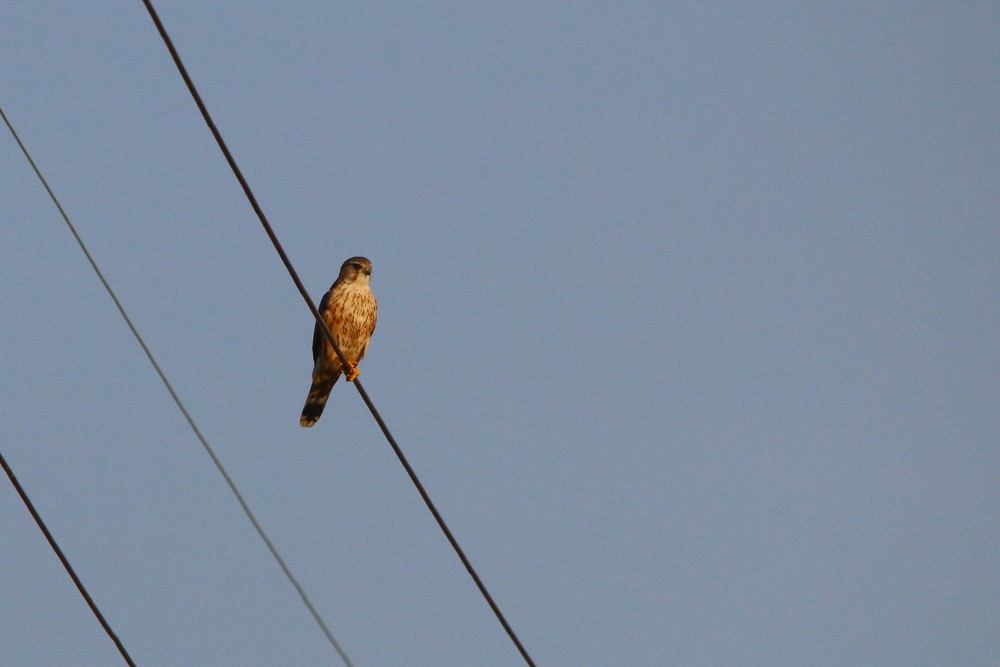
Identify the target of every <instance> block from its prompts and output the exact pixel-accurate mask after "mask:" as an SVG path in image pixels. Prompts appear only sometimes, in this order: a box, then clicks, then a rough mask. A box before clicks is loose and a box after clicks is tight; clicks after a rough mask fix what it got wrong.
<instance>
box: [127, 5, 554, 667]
mask: <svg viewBox="0 0 1000 667" xmlns="http://www.w3.org/2000/svg"><path fill="white" fill-rule="evenodd" d="M142 2H143V4H144V5H145V6H146V10H147V11H148V12H149V16H150V18H151V19H152V20H153V23H155V24H156V29H157V31H159V33H160V37H161V38H162V39H163V43H164V44H165V45H166V47H167V50H168V51H169V52H170V57H171V58H172V59H173V61H174V65H176V66H177V71H178V72H179V73H180V75H181V78H183V79H184V83H185V84H186V85H187V88H188V91H189V92H190V93H191V97H192V98H193V99H194V102H195V104H197V105H198V110H199V111H201V115H202V117H203V118H204V119H205V124H206V125H208V129H209V130H211V132H212V136H213V137H215V141H216V143H217V144H218V145H219V149H220V150H221V151H222V154H223V155H224V156H225V158H226V162H228V163H229V167H230V169H232V171H233V175H234V176H236V180H237V181H239V184H240V186H241V187H242V188H243V192H244V194H245V195H246V197H247V200H248V201H249V202H250V206H251V207H252V208H253V210H254V213H256V214H257V218H258V219H259V220H260V224H261V225H262V226H263V227H264V231H265V232H267V236H268V238H270V239H271V244H272V245H274V249H275V250H276V251H277V252H278V255H279V256H280V257H281V261H282V262H283V263H284V265H285V269H287V270H288V274H289V275H290V276H291V278H292V281H293V282H294V283H295V286H296V287H297V288H298V290H299V293H300V294H301V295H302V298H303V299H304V300H305V302H306V305H307V306H309V311H310V312H311V313H312V314H313V317H314V318H316V322H317V323H318V324H319V327H320V330H321V331H322V332H323V335H324V336H326V339H327V341H329V343H330V345H331V346H332V347H333V349H334V351H335V352H336V353H337V357H338V358H339V359H340V362H341V363H342V364H343V365H344V367H345V368H347V367H348V366H349V364H348V361H347V357H345V356H344V353H343V351H342V350H341V349H340V346H339V345H338V344H337V341H336V340H335V339H334V337H333V334H332V333H330V329H329V328H328V327H327V326H326V322H324V321H323V318H322V317H321V316H320V314H319V311H318V310H317V309H316V304H314V303H313V300H312V299H311V298H310V297H309V292H308V291H307V290H306V288H305V286H304V285H303V284H302V281H301V280H300V279H299V275H298V273H297V272H296V271H295V267H294V266H292V262H291V261H290V260H289V259H288V255H287V254H285V250H284V248H282V246H281V243H280V242H279V241H278V237H277V235H276V234H275V233H274V230H273V229H272V228H271V223H269V222H268V220H267V216H266V215H264V211H263V209H262V208H261V207H260V204H258V203H257V198H256V197H255V196H254V194H253V191H252V190H251V189H250V184H249V183H248V182H247V180H246V178H244V177H243V172H242V171H241V170H240V168H239V166H238V165H237V164H236V160H235V159H234V158H233V155H232V153H230V152H229V147H228V146H227V145H226V142H225V141H224V140H223V138H222V134H221V133H220V132H219V129H218V128H217V127H216V126H215V122H214V121H213V120H212V116H211V115H210V114H209V113H208V107H206V106H205V102H204V101H202V99H201V95H200V94H199V93H198V89H197V88H196V87H195V85H194V81H193V80H192V79H191V77H190V75H188V72H187V68H186V67H185V66H184V63H183V61H181V57H180V54H179V53H178V52H177V49H176V48H174V43H173V40H171V39H170V35H168V34H167V29H166V28H165V27H164V26H163V23H162V22H161V21H160V17H159V16H158V15H157V13H156V9H154V8H153V3H152V2H151V0H142ZM354 386H355V387H356V388H357V390H358V393H359V394H360V395H361V399H362V400H363V401H364V402H365V405H367V406H368V409H369V410H370V411H371V413H372V417H374V418H375V421H376V422H377V423H378V426H379V428H380V429H381V430H382V434H383V435H384V436H385V439H386V440H387V441H388V442H389V445H390V446H391V447H392V451H393V452H394V453H395V454H396V458H398V459H399V462H400V463H401V464H402V465H403V468H404V469H405V470H406V474H407V475H409V477H410V480H411V481H412V482H413V485H414V486H415V487H416V488H417V491H418V492H419V493H420V497H421V498H422V499H423V501H424V504H425V505H427V509H429V510H430V512H431V514H432V515H434V519H435V521H437V523H438V526H440V528H441V531H442V532H443V533H444V535H445V537H446V538H448V542H449V543H450V544H451V547H452V549H454V550H455V553H456V554H457V555H458V558H459V559H460V560H461V561H462V564H463V565H464V566H465V569H466V571H468V573H469V576H471V577H472V580H473V581H474V582H475V583H476V586H477V587H478V588H479V592H480V593H481V594H482V596H483V598H484V599H485V600H486V602H487V604H488V605H489V606H490V609H492V610H493V613H494V615H496V617H497V620H498V621H500V625H502V626H503V629H504V630H505V631H506V632H507V634H508V635H509V636H510V639H511V641H513V642H514V645H515V646H516V647H517V650H518V651H519V652H520V654H521V657H522V658H524V661H525V662H526V663H527V664H528V665H531V666H532V667H534V664H535V663H534V662H533V661H532V659H531V656H530V655H528V651H527V649H525V648H524V645H523V644H522V643H521V640H520V639H519V638H518V636H517V633H515V632H514V629H513V628H512V627H511V626H510V624H509V623H508V622H507V619H506V618H505V617H504V615H503V612H501V611H500V607H498V606H497V604H496V602H495V601H494V600H493V596H492V595H490V592H489V591H488V590H487V589H486V585H485V584H484V583H483V581H482V579H480V578H479V575H478V574H477V573H476V570H475V568H474V567H472V563H471V562H470V561H469V559H468V557H466V555H465V552H464V551H463V550H462V547H461V546H459V544H458V540H456V539H455V536H454V535H452V532H451V530H449V528H448V525H447V524H446V523H445V521H444V518H443V517H442V516H441V514H440V513H439V512H438V510H437V508H436V507H435V506H434V503H433V502H432V501H431V497H430V496H429V495H428V493H427V491H426V490H425V489H424V485H423V484H421V482H420V479H419V478H418V477H417V473H416V472H415V471H414V470H413V468H412V467H411V466H410V463H409V461H407V459H406V456H405V455H404V454H403V450H402V449H400V447H399V445H398V444H397V443H396V439H395V438H393V437H392V433H390V432H389V427H388V426H386V424H385V421H383V419H382V417H381V415H379V413H378V410H377V409H376V408H375V404H374V403H372V400H371V399H370V398H369V397H368V392H366V391H365V389H364V387H362V386H361V383H360V382H358V381H357V380H354Z"/></svg>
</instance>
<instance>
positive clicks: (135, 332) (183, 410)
mask: <svg viewBox="0 0 1000 667" xmlns="http://www.w3.org/2000/svg"><path fill="white" fill-rule="evenodd" d="M0 115H2V116H3V120H4V122H5V123H6V124H7V128H8V129H9V130H10V133H11V135H13V137H14V140H15V141H16V142H17V145H18V146H20V148H21V152H22V153H24V157H25V158H27V160H28V163H29V164H30V165H31V168H32V169H33V170H34V171H35V175H36V176H38V180H39V181H41V182H42V185H43V186H45V190H46V192H48V193H49V197H50V198H51V199H52V203H53V204H55V205H56V208H57V209H59V214H60V215H61V216H62V219H63V220H64V221H65V222H66V226H67V227H69V231H70V232H72V233H73V237H74V238H75V239H76V242H77V244H78V245H79V246H80V250H82V251H83V254H84V255H85V256H86V258H87V261H88V262H90V266H91V268H93V269H94V273H96V274H97V277H98V278H99V279H100V281H101V284H102V285H104V289H105V291H107V293H108V296H110V297H111V300H112V301H114V303H115V307H116V308H118V312H119V313H120V314H121V316H122V319H123V320H125V324H127V325H128V328H129V329H130V330H131V331H132V335H133V336H134V337H135V339H136V341H138V343H139V346H140V347H141V348H142V351H143V352H145V353H146V358H147V359H149V363H150V364H152V365H153V368H154V369H155V370H156V374H157V375H159V376H160V380H161V381H162V382H163V386H164V387H166V388H167V391H168V392H170V397H171V398H173V399H174V403H175V404H177V409H179V410H180V411H181V414H182V415H184V419H186V420H187V423H188V425H189V426H190V427H191V430H192V431H194V434H195V436H196V437H197V438H198V441H199V442H201V446H202V447H203V448H204V449H205V451H206V452H207V453H208V456H209V457H210V458H211V459H212V463H214V464H215V467H216V468H217V469H218V471H219V473H220V474H221V475H222V478H223V479H224V480H226V484H228V485H229V489H230V490H231V491H232V492H233V495H234V496H236V500H237V501H239V503H240V507H242V508H243V512H244V514H246V515H247V518H248V519H250V523H252V524H253V527H254V529H255V530H256V531H257V534H258V535H260V538H261V539H262V540H264V544H266V545H267V548H268V550H269V551H270V552H271V555H272V556H274V560H276V561H277V562H278V565H279V566H280V567H281V570H282V572H284V573H285V577H286V578H287V579H288V581H289V582H291V584H292V586H294V587H295V590H296V592H298V594H299V597H300V598H302V602H303V603H304V604H305V605H306V608H308V609H309V613H310V614H312V617H313V618H314V619H315V620H316V623H318V624H319V627H320V628H321V629H322V630H323V634H325V635H326V638H327V639H328V640H329V642H330V644H331V645H332V646H333V648H334V649H335V650H336V651H337V653H339V654H340V657H341V659H343V661H344V664H345V665H347V667H354V663H352V662H351V659H350V658H349V657H348V655H347V653H346V652H345V651H344V649H343V648H342V647H341V646H340V643H339V642H338V641H337V639H336V638H335V637H334V636H333V633H332V632H331V631H330V628H329V627H327V625H326V622H325V621H324V620H323V617H322V616H320V614H319V611H317V610H316V607H315V606H313V603H312V602H311V601H310V600H309V596H308V595H306V591H305V589H304V588H302V585H301V584H300V583H299V581H298V579H296V578H295V575H294V574H292V571H291V570H290V569H289V567H288V565H287V564H286V563H285V559H284V558H282V557H281V554H280V553H278V549H277V548H276V547H275V546H274V543H273V542H271V539H270V538H269V537H268V536H267V533H265V532H264V528H263V527H262V526H261V525H260V523H259V522H258V521H257V517H256V516H254V513H253V512H252V511H251V510H250V506H249V505H248V504H247V501H246V500H244V498H243V494H242V493H240V490H239V489H238V488H237V487H236V483H235V482H234V481H233V479H232V477H230V476H229V473H228V472H226V468H225V466H223V465H222V461H220V460H219V457H218V456H216V454H215V450H213V449H212V446H211V445H209V444H208V441H207V440H206V439H205V436H204V435H202V432H201V429H199V428H198V425H197V424H196V423H195V421H194V418H193V417H191V413H189V412H188V411H187V408H185V407H184V403H183V402H181V399H180V396H178V395H177V392H176V391H174V387H173V385H172V384H170V380H168V379H167V376H166V374H165V373H164V372H163V369H162V368H160V364H159V363H157V361H156V358H155V357H154V356H153V353H152V352H151V351H150V349H149V346H147V345H146V341H145V340H143V338H142V336H141V335H140V334H139V330H138V329H136V328H135V325H134V324H132V319H131V318H130V317H129V316H128V313H126V312H125V307H124V306H122V303H121V301H119V300H118V297H117V295H115V291H114V290H113V289H111V285H110V284H109V283H108V281H107V280H106V279H105V277H104V273H103V272H101V269H100V267H98V266H97V262H96V261H94V258H93V257H92V256H91V254H90V251H89V250H87V246H86V244H85V243H84V242H83V239H82V238H80V234H79V233H78V232H77V231H76V227H75V226H74V225H73V223H72V222H71V221H70V219H69V216H68V215H67V214H66V211H65V210H64V209H63V207H62V204H60V203H59V199H58V198H57V197H56V195H55V193H54V192H53V191H52V188H50V187H49V183H48V181H46V180H45V177H44V176H43V175H42V172H41V171H40V170H39V169H38V166H37V165H36V164H35V161H34V160H33V159H32V157H31V154H30V153H29V152H28V149H27V147H26V146H25V145H24V143H23V142H22V141H21V138H20V137H19V136H18V134H17V132H16V131H15V130H14V126H13V125H11V123H10V120H8V119H7V114H5V113H4V111H3V108H2V107H0Z"/></svg>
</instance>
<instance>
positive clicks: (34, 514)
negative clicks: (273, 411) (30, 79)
mask: <svg viewBox="0 0 1000 667" xmlns="http://www.w3.org/2000/svg"><path fill="white" fill-rule="evenodd" d="M0 113H3V111H2V110H0ZM4 120H6V116H5V117H4ZM0 467H2V468H3V471H4V472H5V473H7V477H9V478H10V483H11V484H13V485H14V490H15V491H17V495H19V496H21V500H22V501H23V502H24V506H25V507H27V508H28V512H30V513H31V518H33V519H34V520H35V523H36V524H38V528H39V530H41V531H42V535H44V536H45V539H46V540H48V541H49V546H50V547H52V551H54V552H55V553H56V556H58V557H59V561H60V562H61V563H62V564H63V567H64V568H66V572H67V573H68V574H69V578H70V579H72V580H73V583H74V584H76V588H77V590H78V591H80V595H82V596H83V599H84V600H85V601H86V603H87V606H88V607H90V611H92V612H94V616H96V617H97V621H98V622H99V623H100V624H101V627H102V628H104V631H105V632H106V633H108V637H110V638H111V641H113V642H114V643H115V646H116V647H117V648H118V652H119V653H121V654H122V658H123V659H124V660H125V662H126V664H128V665H130V666H131V667H135V662H133V661H132V656H130V655H129V654H128V651H126V650H125V645H124V644H122V642H121V640H120V639H118V635H116V634H115V631H114V630H112V629H111V626H110V625H108V621H107V619H106V618H104V614H102V613H101V610H100V609H98V608H97V603H96V602H94V599H93V598H92V597H90V593H88V592H87V588H86V587H85V586H84V585H83V582H82V581H80V577H78V576H76V571H74V570H73V566H72V565H70V564H69V560H68V559H67V558H66V554H64V553H63V550H62V549H60V548H59V544H58V543H56V539H55V538H54V537H52V533H50V532H49V529H48V528H47V527H46V526H45V522H44V521H42V517H41V516H40V515H39V514H38V511H37V510H35V506H34V504H33V503H32V502H31V499H30V498H28V494H27V493H25V491H24V488H22V487H21V483H20V482H18V481H17V477H16V476H15V475H14V471H13V470H11V467H10V466H9V465H7V459H5V458H4V457H3V454H2V453H0Z"/></svg>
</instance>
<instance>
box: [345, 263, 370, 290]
mask: <svg viewBox="0 0 1000 667" xmlns="http://www.w3.org/2000/svg"><path fill="white" fill-rule="evenodd" d="M371 278H372V263H371V260H370V259H368V258H367V257H351V258H350V259H349V260H347V261H346V262H344V263H343V264H342V265H341V266H340V280H342V281H344V282H345V283H359V284H361V285H367V284H368V283H369V281H370V280H371Z"/></svg>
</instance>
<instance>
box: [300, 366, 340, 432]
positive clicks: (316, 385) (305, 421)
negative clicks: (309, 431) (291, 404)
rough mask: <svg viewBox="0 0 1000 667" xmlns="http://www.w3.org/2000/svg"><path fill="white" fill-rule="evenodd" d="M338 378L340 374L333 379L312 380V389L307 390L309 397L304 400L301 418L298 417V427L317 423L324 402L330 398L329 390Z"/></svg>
mask: <svg viewBox="0 0 1000 667" xmlns="http://www.w3.org/2000/svg"><path fill="white" fill-rule="evenodd" d="M339 378H340V374H339V373H338V374H337V375H334V376H333V378H328V377H327V378H322V379H319V380H313V383H312V387H310V388H309V397H308V398H307V399H306V404H305V407H303V408H302V416H301V417H299V426H312V425H313V424H315V423H316V422H318V421H319V417H320V415H322V414H323V408H325V407H326V400H327V399H328V398H330V390H331V389H333V385H334V384H336V382H337V380H338V379H339Z"/></svg>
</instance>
